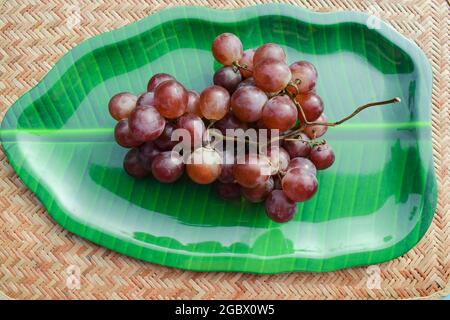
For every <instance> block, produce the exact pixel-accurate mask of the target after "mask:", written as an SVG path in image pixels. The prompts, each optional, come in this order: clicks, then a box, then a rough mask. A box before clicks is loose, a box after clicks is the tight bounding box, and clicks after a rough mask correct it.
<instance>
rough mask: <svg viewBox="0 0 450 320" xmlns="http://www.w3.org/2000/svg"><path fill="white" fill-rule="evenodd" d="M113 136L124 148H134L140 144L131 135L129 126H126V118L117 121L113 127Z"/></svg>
mask: <svg viewBox="0 0 450 320" xmlns="http://www.w3.org/2000/svg"><path fill="white" fill-rule="evenodd" d="M114 138H115V139H116V142H117V143H118V144H119V145H120V146H122V147H124V148H134V147H138V146H139V145H141V144H142V142H141V141H137V140H136V139H134V138H133V136H132V135H131V131H130V127H129V126H128V119H122V120H120V121H119V122H117V124H116V126H115V127H114Z"/></svg>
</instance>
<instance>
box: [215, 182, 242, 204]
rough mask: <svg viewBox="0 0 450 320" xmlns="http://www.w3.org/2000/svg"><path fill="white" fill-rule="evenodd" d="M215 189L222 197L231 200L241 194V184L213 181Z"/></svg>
mask: <svg viewBox="0 0 450 320" xmlns="http://www.w3.org/2000/svg"><path fill="white" fill-rule="evenodd" d="M215 187H216V191H217V193H218V194H219V196H220V197H221V198H222V199H225V200H233V199H238V198H239V197H240V196H241V186H240V185H238V184H237V183H223V182H220V181H217V182H216V183H215Z"/></svg>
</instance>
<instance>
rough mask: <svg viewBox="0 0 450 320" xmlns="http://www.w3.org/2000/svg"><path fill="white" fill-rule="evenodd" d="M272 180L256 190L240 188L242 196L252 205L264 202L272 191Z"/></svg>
mask: <svg viewBox="0 0 450 320" xmlns="http://www.w3.org/2000/svg"><path fill="white" fill-rule="evenodd" d="M274 186H275V184H274V180H273V178H272V177H270V178H269V179H268V180H267V181H266V182H265V183H264V184H263V185H261V186H257V187H256V188H242V195H243V196H244V198H245V199H247V200H248V201H250V202H252V203H258V202H262V201H264V200H265V199H266V198H267V197H268V196H269V194H270V192H271V191H272V190H273V189H274Z"/></svg>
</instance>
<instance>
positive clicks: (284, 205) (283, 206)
mask: <svg viewBox="0 0 450 320" xmlns="http://www.w3.org/2000/svg"><path fill="white" fill-rule="evenodd" d="M296 212H297V205H296V204H295V202H293V201H291V200H290V199H289V198H288V197H286V195H285V194H284V192H283V191H281V190H273V191H272V192H271V193H270V194H269V196H268V197H267V199H266V214H267V216H268V217H269V218H270V219H272V220H273V221H275V222H288V221H289V220H291V219H292V218H293V217H294V215H295V213H296Z"/></svg>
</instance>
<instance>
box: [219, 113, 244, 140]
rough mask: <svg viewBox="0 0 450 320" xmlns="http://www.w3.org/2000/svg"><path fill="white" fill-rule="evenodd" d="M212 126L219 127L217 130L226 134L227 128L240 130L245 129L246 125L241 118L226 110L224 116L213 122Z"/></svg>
mask: <svg viewBox="0 0 450 320" xmlns="http://www.w3.org/2000/svg"><path fill="white" fill-rule="evenodd" d="M214 128H216V129H219V131H220V132H221V133H222V134H223V135H226V134H227V132H226V130H227V129H232V130H236V129H242V130H247V129H248V126H247V124H246V123H245V122H242V121H241V120H239V119H238V118H237V117H235V116H234V114H233V113H232V112H228V113H227V114H226V115H225V117H223V118H222V119H220V120H219V121H217V122H215V123H214Z"/></svg>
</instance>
